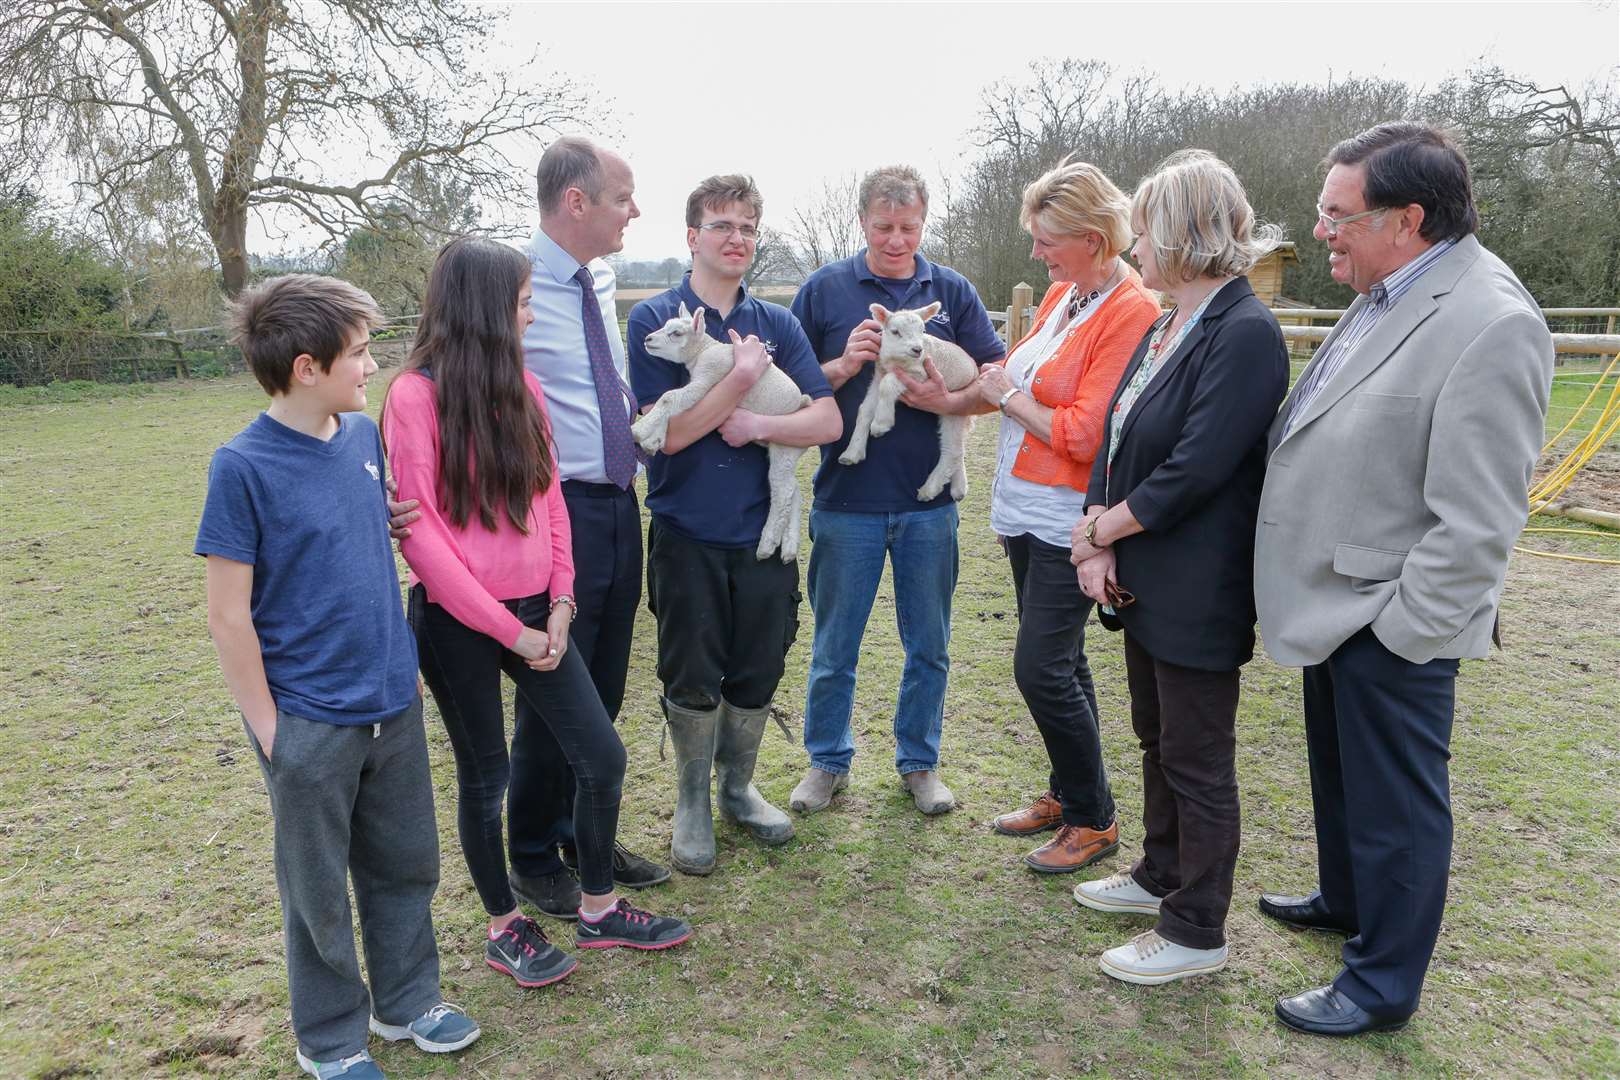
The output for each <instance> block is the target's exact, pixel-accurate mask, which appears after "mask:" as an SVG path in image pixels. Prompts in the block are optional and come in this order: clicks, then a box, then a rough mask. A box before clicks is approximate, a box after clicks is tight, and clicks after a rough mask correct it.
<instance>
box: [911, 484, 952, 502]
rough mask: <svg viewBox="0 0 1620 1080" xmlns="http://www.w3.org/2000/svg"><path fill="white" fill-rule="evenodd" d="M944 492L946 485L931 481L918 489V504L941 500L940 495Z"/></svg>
mask: <svg viewBox="0 0 1620 1080" xmlns="http://www.w3.org/2000/svg"><path fill="white" fill-rule="evenodd" d="M944 490H945V485H944V484H941V483H939V482H938V481H935V480H930V481H928V483H926V484H924V485H923V486H922V487H920V488H918V489H917V501H918V502H930V501H932V500H934V499H937V498H939V493H940V492H941V491H944ZM959 497H960V496H959Z"/></svg>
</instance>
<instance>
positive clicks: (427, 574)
mask: <svg viewBox="0 0 1620 1080" xmlns="http://www.w3.org/2000/svg"><path fill="white" fill-rule="evenodd" d="M523 378H524V381H525V383H527V385H528V388H529V393H531V394H533V395H534V401H535V405H536V406H537V407H538V408H539V410H540V417H541V422H542V423H544V424H545V425H546V428H547V430H548V431H549V430H550V427H551V420H550V417H549V415H548V414H547V412H546V401H545V396H544V395H543V394H542V393H541V392H540V383H539V382H538V381H537V380H536V379H535V377H534V375H533V374H531V373H530V372H527V371H525V372H524V373H523ZM382 426H383V437H384V438H385V439H386V440H387V443H388V455H389V466H390V468H392V470H393V473H394V481H395V483H397V484H398V485H399V497H400V498H401V499H420V500H421V503H422V505H421V508H420V509H421V511H422V518H421V520H420V521H417V522H415V523H413V524H412V525H411V535H410V536H409V537H408V538H406V539H405V540H402V541H400V545H399V548H400V551H401V552H402V553H403V554H404V556H405V561H406V562H407V563H409V564H410V568H411V584H412V585H415V584H416V583H417V582H418V581H420V582H421V583H422V584H423V585H425V586H427V598H428V599H429V600H431V601H432V602H433V603H435V604H438V605H439V606H440V607H443V608H444V609H445V610H446V611H448V612H449V613H450V614H451V615H453V616H455V618H456V621H457V622H459V623H461V624H462V625H463V626H466V627H469V628H470V629H473V630H477V631H478V632H479V633H482V634H488V635H489V636H490V637H492V638H494V639H495V640H496V641H499V642H500V643H501V644H502V645H505V646H506V647H507V648H511V647H512V646H513V645H515V644H517V639H518V636H519V635H520V634H522V632H523V623H522V622H520V621H519V620H518V617H517V616H516V615H514V614H512V613H511V612H510V611H508V610H507V609H506V606H505V605H504V604H503V603H502V601H503V600H516V599H521V598H523V597H525V596H533V595H535V594H537V593H542V592H547V591H549V592H550V593H551V595H552V596H554V597H555V596H561V595H565V594H566V595H570V596H571V595H573V591H574V556H573V540H572V536H571V535H570V532H569V527H568V507H567V506H566V504H564V502H563V494H562V482H561V480H560V479H557V460H556V453H555V451H553V453H552V465H551V470H552V477H553V480H552V482H551V485H550V486H549V487H547V488H546V490H545V492H544V493H543V494H539V495H536V496H535V497H534V502H533V503H532V504H531V506H530V507H529V520H528V526H529V531H528V533H527V534H524V533H522V532H520V531H518V530H517V529H516V528H514V527H513V525H512V522H511V521H510V520H508V518H507V516H506V513H505V511H504V510H502V511H501V512H499V513H497V515H496V519H495V520H496V523H497V524H496V528H495V531H494V532H491V531H490V530H488V529H486V528H484V526H483V523H482V522H480V521H479V520H478V517H477V515H476V514H475V515H473V517H472V518H471V519H470V520H469V521H468V522H467V525H466V527H465V528H457V527H456V526H455V525H454V524H453V523H452V522H451V521H450V519H449V517H448V516H447V510H446V508H445V507H442V506H440V505H439V501H438V490H439V409H438V404H437V397H436V389H435V387H434V385H433V382H432V380H430V379H429V378H427V377H426V376H424V375H421V374H419V373H417V372H414V371H408V372H405V373H403V374H401V375H400V376H399V377H398V378H397V379H396V380H395V381H394V385H393V387H392V388H391V389H390V390H389V393H388V407H387V409H385V410H384V412H383V424H382Z"/></svg>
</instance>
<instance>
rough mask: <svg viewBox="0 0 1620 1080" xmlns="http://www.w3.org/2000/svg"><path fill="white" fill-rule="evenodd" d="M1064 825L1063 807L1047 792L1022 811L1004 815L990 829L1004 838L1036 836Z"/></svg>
mask: <svg viewBox="0 0 1620 1080" xmlns="http://www.w3.org/2000/svg"><path fill="white" fill-rule="evenodd" d="M1062 824H1063V806H1062V805H1061V804H1060V803H1059V802H1058V801H1057V796H1056V795H1054V794H1052V793H1051V792H1050V791H1045V792H1042V793H1041V797H1040V798H1038V799H1036V800H1035V801H1034V802H1032V803H1030V804H1029V805H1028V806H1026V807H1024V808H1023V809H1022V810H1014V811H1013V812H1012V813H1010V814H1002V815H1001V816H1000V817H998V818H996V820H994V821H992V822H991V823H990V827H991V828H993V829H995V830H996V832H998V833H1000V834H1001V835H1002V836H1034V835H1035V834H1036V833H1043V832H1045V831H1046V830H1047V829H1055V828H1057V827H1058V826H1059V825H1062Z"/></svg>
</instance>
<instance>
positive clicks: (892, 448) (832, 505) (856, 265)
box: [793, 248, 1007, 514]
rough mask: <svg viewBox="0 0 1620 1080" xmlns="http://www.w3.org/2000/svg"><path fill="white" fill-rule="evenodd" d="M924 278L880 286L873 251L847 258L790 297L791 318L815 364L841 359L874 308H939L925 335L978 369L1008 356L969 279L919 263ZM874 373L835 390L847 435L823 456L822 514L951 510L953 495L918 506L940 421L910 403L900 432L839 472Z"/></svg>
mask: <svg viewBox="0 0 1620 1080" xmlns="http://www.w3.org/2000/svg"><path fill="white" fill-rule="evenodd" d="M915 258H916V260H917V272H916V273H915V274H914V275H912V276H911V277H909V278H906V279H905V280H898V281H897V280H895V279H892V278H881V277H878V276H877V275H876V274H874V273H872V270H871V268H870V267H869V266H867V265H866V249H865V248H862V249H861V250H860V251H858V252H856V253H855V254H854V255H852V256H850V257H849V258H847V259H842V260H840V261H838V262H835V263H828V264H827V265H826V266H823V267H822V268H821V269H819V270H817V271H816V272H815V273H813V274H811V275H810V280H808V281H806V282H805V283H804V287H803V288H802V289H800V290H799V295H797V296H795V297H794V298H793V314H794V315H796V316H798V319H799V322H800V324H801V325H802V326H803V327H804V333H805V336H806V337H808V338H809V339H810V347H811V348H812V349H814V350H815V353H816V359H817V362H818V363H825V362H826V361H828V360H834V359H837V358H838V357H840V356H842V355H843V353H844V346H845V345H846V344H848V343H849V335H850V332H851V331H853V330H854V329H855V327H857V326H859V325H860V324H861V323H862V322H863V321H864V320H866V319H870V318H871V317H872V309H871V306H872V305H873V304H882V305H883V306H884V307H886V308H888V309H889V310H890V311H900V310H904V309H909V308H920V307H927V306H928V305H929V304H931V303H933V302H934V301H935V300H938V301H939V302H940V304H941V308H940V312H939V314H938V315H936V316H934V318H933V319H932V320H930V322H929V323H928V332H929V333H930V334H932V335H933V336H935V337H937V338H941V339H943V340H945V341H954V342H955V343H956V344H958V345H960V346H961V347H962V348H963V349H964V350H965V351H966V352H967V354H968V355H969V356H971V357H973V359H974V360H976V361H978V362H979V363H980V364H989V363H993V362H995V361H997V360H1000V359H1001V358H1002V356H1004V355H1005V354H1006V352H1007V347H1006V346H1005V345H1003V344H1002V343H1001V338H1000V337H998V336H997V335H996V329H995V327H994V326H992V325H991V324H990V316H989V314H988V313H986V312H985V310H984V304H983V303H982V302H981V301H980V300H979V294H978V293H977V292H975V291H974V288H973V286H972V285H971V284H969V283H968V280H967V278H965V277H963V276H962V275H961V274H958V273H957V272H956V271H955V270H952V269H950V268H948V267H944V266H936V265H934V264H933V263H930V262H929V261H928V260H927V259H924V258H923V257H922V256H921V255H918V256H915ZM873 369H874V365H872V364H867V365H865V366H864V367H862V368H861V370H860V371H859V372H858V373H857V374H856V375H855V377H854V378H852V379H850V380H849V381H848V382H846V383H845V384H844V385H843V386H840V387H839V388H838V391H837V393H836V394H835V396H836V397H837V399H838V411H839V412H840V413H842V414H843V416H844V434H843V437H842V438H840V439H839V440H838V441H837V442H831V443H827V444H826V445H825V446H823V447H822V448H821V468H819V469H817V470H816V486H815V493H816V495H815V505H816V508H817V509H819V510H843V511H852V512H856V513H876V514H904V513H909V512H911V511H914V510H932V509H934V508H935V507H938V506H944V505H945V504H946V503H948V502H949V501H950V498H951V496H950V490H949V488H947V489H946V490H945V491H943V492H941V493H940V495H939V496H938V497H937V498H935V499H934V500H933V501H932V502H918V501H917V489H918V488H920V487H922V484H923V481H924V480H926V479H928V474H929V473H930V472H931V471H933V468H934V466H935V465H936V464H937V463H938V462H939V417H938V416H936V415H935V414H934V413H931V412H924V411H922V410H921V409H913V408H912V407H911V406H909V405H906V404H904V403H903V402H902V403H901V404H900V405H898V406H897V407H896V408H895V410H894V429H893V430H892V431H890V432H889V433H888V434H887V435H884V436H882V437H881V438H875V439H873V440H872V442H871V445H870V446H869V448H868V449H867V454H866V460H865V461H862V462H861V463H860V464H859V465H840V464H839V463H838V455H839V454H842V453H843V452H844V447H846V446H848V445H849V437H850V435H851V434H853V433H854V431H855V414H856V413H857V412H859V411H860V408H861V401H862V400H863V399H865V397H866V388H867V387H868V386H870V385H871V383H872V372H873Z"/></svg>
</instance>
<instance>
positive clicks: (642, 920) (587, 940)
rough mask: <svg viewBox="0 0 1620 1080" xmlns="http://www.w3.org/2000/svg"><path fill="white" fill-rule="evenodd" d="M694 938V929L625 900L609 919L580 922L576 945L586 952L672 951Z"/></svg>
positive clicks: (608, 916) (612, 912) (576, 927)
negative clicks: (624, 948) (616, 948)
mask: <svg viewBox="0 0 1620 1080" xmlns="http://www.w3.org/2000/svg"><path fill="white" fill-rule="evenodd" d="M691 936H692V928H691V927H690V926H688V925H687V924H686V923H684V922H682V921H681V920H680V919H671V918H667V917H665V916H662V915H654V914H653V913H652V912H650V911H642V910H641V909H640V908H638V907H632V906H631V904H630V901H628V900H625V899H623V898H622V897H621V898H620V900H619V902H618V903H617V904H615V905H614V906H613V908H612V910H611V911H609V912H608V914H607V917H606V918H603V919H602V920H600V921H599V922H594V923H593V922H591V921H589V920H588V919H580V920H579V922H578V923H577V924H575V927H574V944H575V945H578V946H579V947H580V948H582V949H611V948H613V947H614V946H615V945H624V946H627V947H628V948H631V949H668V948H672V947H674V946H676V945H679V944H680V943H681V942H683V941H685V940H686V939H687V938H689V937H691Z"/></svg>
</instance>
